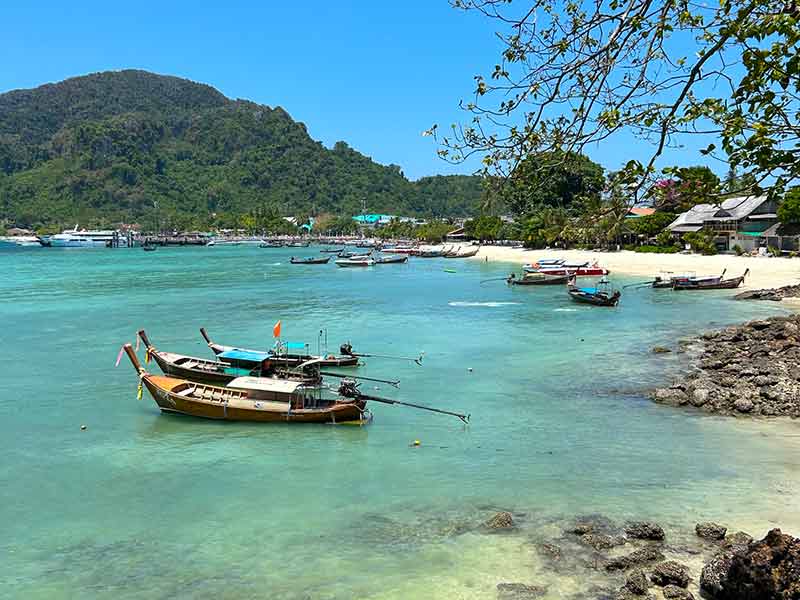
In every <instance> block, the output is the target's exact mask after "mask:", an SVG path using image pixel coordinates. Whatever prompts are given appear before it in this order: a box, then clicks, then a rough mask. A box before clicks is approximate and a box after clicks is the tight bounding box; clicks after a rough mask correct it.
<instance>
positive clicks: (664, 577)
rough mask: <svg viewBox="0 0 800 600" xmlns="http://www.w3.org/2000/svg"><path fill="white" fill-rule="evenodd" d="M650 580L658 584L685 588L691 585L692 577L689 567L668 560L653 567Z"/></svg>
mask: <svg viewBox="0 0 800 600" xmlns="http://www.w3.org/2000/svg"><path fill="white" fill-rule="evenodd" d="M650 581H652V582H653V583H655V584H656V585H660V586H662V587H663V586H665V585H676V586H678V587H682V588H685V587H686V586H688V585H689V581H691V577H690V576H689V569H688V568H687V567H685V566H684V565H682V564H680V563H679V562H675V561H674V560H668V561H667V562H663V563H659V564H657V565H656V566H655V567H653V572H652V573H651V574H650Z"/></svg>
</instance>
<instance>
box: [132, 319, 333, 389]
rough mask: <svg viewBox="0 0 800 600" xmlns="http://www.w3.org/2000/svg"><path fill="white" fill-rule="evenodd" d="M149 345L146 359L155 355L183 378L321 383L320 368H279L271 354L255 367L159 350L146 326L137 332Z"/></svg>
mask: <svg viewBox="0 0 800 600" xmlns="http://www.w3.org/2000/svg"><path fill="white" fill-rule="evenodd" d="M137 334H138V336H139V338H140V339H141V340H142V343H144V347H145V352H146V354H145V363H149V362H150V359H151V358H152V359H153V360H154V361H155V363H156V364H157V365H158V367H159V368H160V369H161V371H162V372H163V373H164V375H171V376H173V377H178V378H180V379H188V380H190V381H196V382H200V383H210V384H215V385H226V384H228V383H230V382H231V381H233V380H234V379H236V378H237V377H245V376H249V377H275V378H278V379H294V380H298V381H303V382H305V383H306V384H308V385H312V384H315V383H319V381H320V377H319V372H318V371H317V372H316V373H313V372H310V370H309V371H305V370H303V371H289V370H286V369H278V368H277V367H276V365H275V364H274V363H273V361H272V360H271V359H269V358H266V359H264V360H263V361H261V363H260V364H258V365H257V366H255V367H246V368H242V367H235V366H233V365H232V364H231V363H228V362H224V361H218V360H208V359H205V358H198V357H196V356H187V355H185V354H176V353H174V352H163V351H161V350H158V349H157V348H156V347H155V346H153V344H152V343H151V342H150V338H149V337H148V335H147V333H145V331H144V329H140V330H139V331H138V332H137Z"/></svg>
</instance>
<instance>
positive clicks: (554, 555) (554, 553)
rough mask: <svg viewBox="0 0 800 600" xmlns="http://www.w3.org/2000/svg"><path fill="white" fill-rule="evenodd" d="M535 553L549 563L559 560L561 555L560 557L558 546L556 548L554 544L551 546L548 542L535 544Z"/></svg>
mask: <svg viewBox="0 0 800 600" xmlns="http://www.w3.org/2000/svg"><path fill="white" fill-rule="evenodd" d="M536 551H537V552H538V553H539V555H540V556H542V557H543V558H546V559H548V560H550V561H558V560H561V555H562V552H561V548H560V547H559V546H556V545H555V544H551V543H549V542H544V543H541V544H537V545H536Z"/></svg>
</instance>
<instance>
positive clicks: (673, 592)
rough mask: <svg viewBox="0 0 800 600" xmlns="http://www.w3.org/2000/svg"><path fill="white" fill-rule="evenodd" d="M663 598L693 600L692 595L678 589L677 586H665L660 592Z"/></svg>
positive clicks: (687, 591)
mask: <svg viewBox="0 0 800 600" xmlns="http://www.w3.org/2000/svg"><path fill="white" fill-rule="evenodd" d="M661 593H662V594H664V598H667V599H668V600H694V595H692V592H690V591H689V590H685V589H683V588H680V587H678V586H677V585H667V586H665V587H664V589H663V590H661Z"/></svg>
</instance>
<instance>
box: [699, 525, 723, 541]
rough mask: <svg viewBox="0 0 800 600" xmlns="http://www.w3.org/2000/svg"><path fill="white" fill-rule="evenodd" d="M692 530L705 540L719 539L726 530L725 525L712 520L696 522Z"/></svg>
mask: <svg viewBox="0 0 800 600" xmlns="http://www.w3.org/2000/svg"><path fill="white" fill-rule="evenodd" d="M694 531H695V533H696V534H697V535H698V537H701V538H703V539H706V540H721V539H722V538H724V537H725V534H726V533H727V532H728V528H727V527H723V526H722V525H719V524H717V523H712V522H710V521H709V522H705V523H698V524H697V525H695V526H694Z"/></svg>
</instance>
